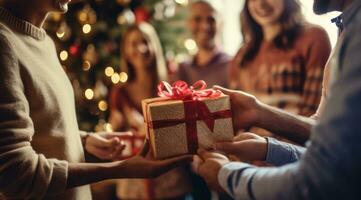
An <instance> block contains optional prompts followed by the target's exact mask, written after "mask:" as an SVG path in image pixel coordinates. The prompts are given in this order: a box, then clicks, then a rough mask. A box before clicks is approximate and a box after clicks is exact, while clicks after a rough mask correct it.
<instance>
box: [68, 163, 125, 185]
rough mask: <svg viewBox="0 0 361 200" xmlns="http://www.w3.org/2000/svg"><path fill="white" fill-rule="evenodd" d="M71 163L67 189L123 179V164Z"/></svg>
mask: <svg viewBox="0 0 361 200" xmlns="http://www.w3.org/2000/svg"><path fill="white" fill-rule="evenodd" d="M121 162H122V161H118V162H108V163H69V166H68V179H67V189H70V188H73V187H77V186H82V185H87V184H91V183H95V182H99V181H102V180H105V179H112V178H123V177H124V173H123V170H121V169H120V168H121V165H122V163H121Z"/></svg>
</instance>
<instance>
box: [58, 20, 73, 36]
mask: <svg viewBox="0 0 361 200" xmlns="http://www.w3.org/2000/svg"><path fill="white" fill-rule="evenodd" d="M56 36H57V37H58V38H59V39H60V40H61V41H66V40H68V39H69V38H70V37H71V29H70V28H69V26H68V24H67V23H66V22H65V21H63V22H61V23H60V25H59V28H58V30H57V31H56Z"/></svg>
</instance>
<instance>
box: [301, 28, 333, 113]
mask: <svg viewBox="0 0 361 200" xmlns="http://www.w3.org/2000/svg"><path fill="white" fill-rule="evenodd" d="M306 36H307V41H305V43H306V44H307V45H305V44H303V45H304V46H305V48H304V54H305V59H306V60H305V80H304V84H303V92H302V101H301V104H300V105H299V107H300V109H299V110H300V111H299V114H301V115H305V116H310V115H311V114H313V113H314V112H315V110H316V109H317V107H318V105H319V103H320V97H321V94H322V79H323V71H324V67H325V64H326V61H327V59H328V57H329V55H330V51H331V44H330V41H329V38H328V36H327V33H326V31H325V30H323V29H322V28H319V27H317V26H315V27H312V28H310V30H309V31H308V34H307V35H306Z"/></svg>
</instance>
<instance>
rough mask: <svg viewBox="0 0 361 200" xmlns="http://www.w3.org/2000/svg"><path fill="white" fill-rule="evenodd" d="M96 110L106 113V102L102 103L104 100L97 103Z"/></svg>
mask: <svg viewBox="0 0 361 200" xmlns="http://www.w3.org/2000/svg"><path fill="white" fill-rule="evenodd" d="M98 108H99V110H101V111H106V110H107V109H108V104H107V102H106V101H104V100H101V101H99V103H98Z"/></svg>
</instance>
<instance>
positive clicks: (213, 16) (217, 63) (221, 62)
mask: <svg viewBox="0 0 361 200" xmlns="http://www.w3.org/2000/svg"><path fill="white" fill-rule="evenodd" d="M188 15H189V16H188V21H187V25H188V29H189V31H190V32H191V34H192V36H193V39H194V41H195V43H196V44H197V48H198V51H197V53H196V54H195V55H194V56H192V58H191V60H189V61H186V62H183V63H181V64H180V65H179V69H178V70H179V71H178V78H179V79H180V80H183V81H185V82H187V83H188V84H193V83H195V82H196V81H198V80H204V81H205V82H206V83H207V84H208V85H210V86H212V85H221V86H227V83H228V67H227V66H228V64H229V62H230V60H231V57H230V56H229V55H227V54H226V53H225V52H223V51H222V49H221V47H220V46H219V42H220V41H219V39H220V31H221V29H220V27H221V17H220V15H219V13H218V12H217V10H216V9H215V8H214V7H213V6H212V5H211V4H210V3H208V2H207V1H195V2H193V3H192V4H190V6H189V14H188Z"/></svg>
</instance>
